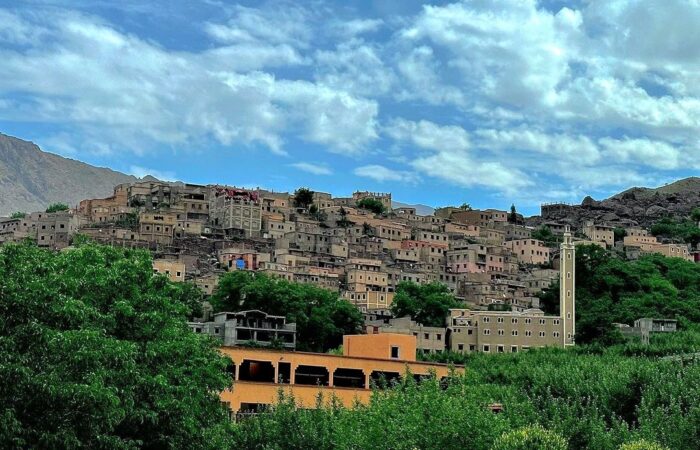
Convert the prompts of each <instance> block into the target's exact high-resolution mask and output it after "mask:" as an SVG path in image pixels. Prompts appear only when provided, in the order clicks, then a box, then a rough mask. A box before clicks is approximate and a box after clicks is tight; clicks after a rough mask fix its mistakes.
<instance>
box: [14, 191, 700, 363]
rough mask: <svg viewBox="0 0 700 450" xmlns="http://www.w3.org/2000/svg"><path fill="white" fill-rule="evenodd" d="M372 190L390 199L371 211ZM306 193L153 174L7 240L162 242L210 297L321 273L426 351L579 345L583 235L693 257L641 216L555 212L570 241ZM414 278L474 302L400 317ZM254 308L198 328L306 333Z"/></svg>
mask: <svg viewBox="0 0 700 450" xmlns="http://www.w3.org/2000/svg"><path fill="white" fill-rule="evenodd" d="M367 199H371V200H372V202H371V203H372V204H373V205H375V206H376V205H377V204H379V205H381V208H374V210H371V209H368V208H367V201H366V200H367ZM297 200H298V199H297V198H296V197H295V195H294V194H290V193H279V192H273V191H269V190H263V189H244V188H237V187H234V186H221V185H196V184H186V183H171V182H160V181H157V180H154V179H153V180H141V181H137V182H133V183H128V184H121V185H118V186H116V187H115V188H114V192H113V194H112V195H111V196H109V197H106V198H98V199H86V200H83V201H81V202H80V203H79V204H78V205H77V206H76V207H74V208H72V209H69V210H68V211H60V212H54V213H45V212H35V213H29V214H25V215H24V216H23V217H14V218H1V219H0V243H3V242H7V241H17V240H21V239H27V238H29V239H33V240H35V241H36V242H37V244H38V245H39V246H43V247H47V248H52V249H59V250H60V249H62V248H65V247H67V246H69V245H70V244H71V241H72V238H73V236H75V235H76V234H77V233H80V234H82V235H86V236H88V237H90V238H92V239H93V240H95V241H97V242H101V243H105V244H111V245H118V246H127V247H142V248H146V249H149V250H151V251H152V253H153V255H154V262H153V271H154V272H155V273H161V274H164V275H165V276H167V277H169V278H170V279H171V280H173V281H185V280H187V281H192V282H194V283H196V284H197V285H198V286H199V287H200V288H201V289H202V290H203V291H204V292H205V293H206V294H209V295H210V294H212V293H213V292H214V289H215V288H216V285H217V280H218V277H219V276H220V275H221V274H222V273H224V272H227V271H233V270H247V271H255V272H260V273H266V274H270V275H272V276H277V277H282V278H285V279H287V280H290V281H296V282H300V283H311V284H314V285H317V286H320V287H322V288H325V289H330V290H333V291H337V292H338V294H339V295H340V296H342V297H343V298H345V299H347V300H348V301H349V302H351V303H352V304H354V305H356V306H357V308H358V309H359V310H360V311H362V312H363V313H364V315H365V318H366V320H365V326H366V332H367V333H369V334H382V333H399V334H411V335H413V336H414V337H415V338H416V340H417V343H416V345H417V348H418V349H419V350H420V351H424V352H434V351H441V350H444V349H452V350H455V351H465V352H469V351H484V352H514V351H518V350H520V349H527V348H529V347H533V346H542V345H569V344H572V343H573V334H574V331H573V330H574V326H573V322H571V321H572V320H573V315H574V302H573V300H574V299H573V281H574V280H573V272H574V271H573V267H569V266H568V264H569V259H567V258H573V253H574V251H575V248H576V246H577V245H580V244H595V245H599V246H601V247H605V248H610V247H613V246H624V248H625V249H627V250H628V254H641V253H644V252H658V253H663V254H665V255H667V256H677V257H681V258H685V259H692V255H691V254H690V252H689V251H688V248H687V246H683V245H679V244H671V243H661V242H658V241H657V240H656V238H655V237H653V236H650V235H649V234H648V233H647V232H646V230H643V229H640V228H637V227H634V226H629V227H628V228H627V230H626V231H627V233H626V236H625V237H624V241H619V240H618V241H616V240H615V233H614V232H613V227H611V226H609V225H608V224H604V223H592V222H586V223H581V224H572V223H563V222H561V223H559V222H548V223H546V225H547V227H548V228H549V229H550V230H551V232H552V233H553V234H554V236H555V237H556V239H555V241H556V242H554V241H550V242H544V241H542V240H538V239H536V238H534V237H533V233H534V232H535V228H534V227H530V226H527V225H526V224H525V220H524V219H523V217H522V216H520V215H519V214H515V213H509V212H507V211H501V210H496V209H486V210H472V209H469V208H467V207H463V208H454V207H448V208H441V209H438V210H436V211H435V213H434V214H431V215H422V214H418V213H417V211H416V209H415V208H410V207H402V208H392V198H391V194H390V193H381V192H366V191H358V192H355V193H353V194H352V196H350V197H333V196H332V195H331V194H328V193H322V192H313V193H312V198H310V199H309V200H310V203H309V201H306V202H304V204H299V202H298V201H297ZM377 209H381V210H382V211H378V210H377ZM535 235H536V233H535ZM571 264H573V259H571ZM557 279H561V280H562V282H561V283H560V286H561V289H563V290H562V295H561V298H562V301H563V302H564V301H570V304H569V303H567V304H566V305H562V308H561V311H562V312H561V315H560V316H559V317H551V316H545V315H544V314H543V313H542V311H541V310H540V309H539V298H538V295H539V293H540V292H542V290H543V289H545V288H547V287H549V286H550V285H551V284H552V282H554V281H555V280H557ZM404 281H411V282H415V283H418V284H424V283H431V282H439V283H443V284H444V285H446V286H447V287H448V288H449V289H450V291H451V292H452V293H453V294H454V295H455V296H456V298H457V299H459V300H460V301H462V303H463V305H464V306H463V308H462V309H458V310H453V311H451V313H450V315H449V317H447V318H446V322H445V324H444V327H425V326H423V325H422V324H418V323H415V322H412V321H411V320H409V319H407V318H400V317H392V315H391V305H392V302H393V299H394V295H395V292H396V289H397V286H398V285H399V283H401V282H404ZM568 295H571V296H572V297H571V298H570V300H569V297H568ZM564 306H566V307H564ZM236 314H238V315H236ZM240 314H241V313H235V314H234V313H222V314H220V315H217V316H214V317H205V318H203V320H202V322H201V323H199V324H194V325H193V330H195V331H196V330H200V332H206V333H210V334H218V336H219V337H220V338H221V339H222V340H223V342H224V343H231V342H233V343H236V342H240V341H241V340H247V339H246V338H243V337H241V336H252V335H256V336H266V337H267V338H269V339H270V340H272V339H274V340H275V341H282V342H284V345H285V346H290V345H292V344H293V343H294V337H293V333H292V334H291V335H292V337H291V339H292V340H291V341H289V340H286V339H289V336H290V334H289V333H285V332H283V329H284V327H285V326H287V325H285V324H282V325H280V326H281V327H282V328H275V331H274V333H272V334H270V330H267V331H264V332H260V330H256V329H255V328H254V327H252V328H251V327H242V325H240V323H242V322H241V321H242V320H243V321H245V320H248V319H245V318H241V317H240ZM569 316H570V317H569ZM251 320H252V319H251ZM276 320H277V319H276ZM278 325H279V324H278ZM217 330H218V331H217ZM250 333H253V334H252V335H251V334H250Z"/></svg>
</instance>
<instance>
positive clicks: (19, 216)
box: [10, 211, 27, 219]
mask: <svg viewBox="0 0 700 450" xmlns="http://www.w3.org/2000/svg"><path fill="white" fill-rule="evenodd" d="M25 217H27V214H26V213H23V212H21V211H17V212H13V213H12V214H11V215H10V219H24V218H25Z"/></svg>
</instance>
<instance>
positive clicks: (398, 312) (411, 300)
mask: <svg viewBox="0 0 700 450" xmlns="http://www.w3.org/2000/svg"><path fill="white" fill-rule="evenodd" d="M459 306H460V304H459V302H458V301H457V300H455V298H454V295H452V293H451V292H450V290H449V289H448V288H447V286H445V285H444V284H442V283H428V284H422V285H421V284H417V283H413V282H410V281H402V282H401V283H399V284H398V286H397V287H396V294H395V295H394V301H393V302H392V304H391V311H392V313H393V314H394V315H395V316H396V317H404V316H410V317H411V318H412V319H413V320H415V321H416V322H418V323H421V324H423V325H426V326H431V327H441V326H444V325H445V318H446V317H447V314H448V312H449V309H450V308H458V307H459Z"/></svg>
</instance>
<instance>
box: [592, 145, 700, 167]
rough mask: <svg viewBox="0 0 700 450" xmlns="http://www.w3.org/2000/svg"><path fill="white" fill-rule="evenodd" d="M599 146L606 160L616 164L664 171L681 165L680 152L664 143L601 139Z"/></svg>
mask: <svg viewBox="0 0 700 450" xmlns="http://www.w3.org/2000/svg"><path fill="white" fill-rule="evenodd" d="M600 144H601V146H602V147H603V148H604V149H605V152H606V157H607V158H608V160H610V161H615V162H616V163H618V164H620V163H636V164H640V165H644V166H649V167H654V168H657V169H665V170H672V169H678V168H680V167H682V164H683V158H682V155H681V151H680V150H679V149H678V148H676V147H674V146H672V145H670V144H667V143H666V142H659V141H652V140H649V139H622V140H621V139H611V138H603V139H601V140H600ZM695 164H697V163H695Z"/></svg>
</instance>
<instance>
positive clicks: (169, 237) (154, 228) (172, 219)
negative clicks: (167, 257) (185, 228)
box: [139, 212, 177, 245]
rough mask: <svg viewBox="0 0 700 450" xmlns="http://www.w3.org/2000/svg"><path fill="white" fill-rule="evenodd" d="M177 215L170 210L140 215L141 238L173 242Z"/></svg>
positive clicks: (162, 242)
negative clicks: (169, 211)
mask: <svg viewBox="0 0 700 450" xmlns="http://www.w3.org/2000/svg"><path fill="white" fill-rule="evenodd" d="M176 226H177V217H176V216H175V214H172V213H168V212H153V213H151V212H148V213H145V212H144V213H141V214H140V215H139V238H140V239H141V240H143V241H146V242H150V243H155V244H160V245H170V244H172V243H173V236H174V234H175V227H176Z"/></svg>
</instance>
